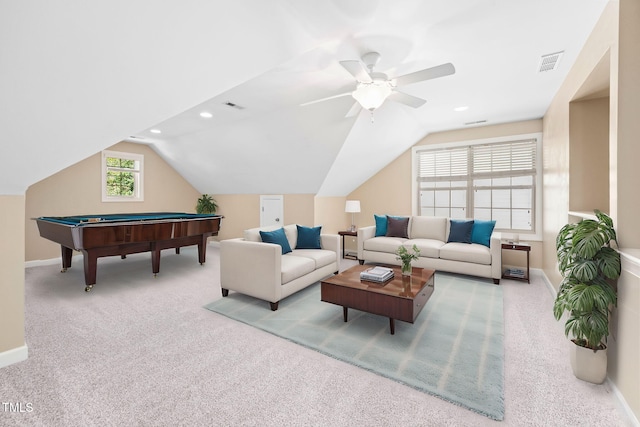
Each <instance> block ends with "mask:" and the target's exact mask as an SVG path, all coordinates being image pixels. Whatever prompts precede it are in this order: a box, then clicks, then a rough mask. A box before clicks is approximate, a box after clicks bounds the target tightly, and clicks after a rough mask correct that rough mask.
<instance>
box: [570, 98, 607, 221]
mask: <svg viewBox="0 0 640 427" xmlns="http://www.w3.org/2000/svg"><path fill="white" fill-rule="evenodd" d="M607 95H608V92H607ZM569 141H570V146H569V147H570V148H569V152H570V153H571V162H570V166H569V170H570V172H569V210H571V211H589V212H593V210H594V209H599V210H601V211H603V212H609V96H607V97H605V98H596V99H589V100H584V101H573V102H571V104H570V107H569Z"/></svg>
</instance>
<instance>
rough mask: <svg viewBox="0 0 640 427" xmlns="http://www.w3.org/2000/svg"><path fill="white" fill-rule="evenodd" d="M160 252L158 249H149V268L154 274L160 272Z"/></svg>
mask: <svg viewBox="0 0 640 427" xmlns="http://www.w3.org/2000/svg"><path fill="white" fill-rule="evenodd" d="M160 252H161V251H160V249H152V250H151V269H152V270H153V275H154V276H155V275H156V274H158V273H160Z"/></svg>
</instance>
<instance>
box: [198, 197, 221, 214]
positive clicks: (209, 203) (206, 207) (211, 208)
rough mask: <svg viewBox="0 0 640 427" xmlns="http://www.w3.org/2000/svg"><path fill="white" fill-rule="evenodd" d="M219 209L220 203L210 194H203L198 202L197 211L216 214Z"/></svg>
mask: <svg viewBox="0 0 640 427" xmlns="http://www.w3.org/2000/svg"><path fill="white" fill-rule="evenodd" d="M217 210H218V204H217V203H216V201H215V199H214V198H213V197H211V196H210V195H208V194H203V195H202V197H200V198H199V199H198V202H197V203H196V213H199V214H214V213H216V211H217Z"/></svg>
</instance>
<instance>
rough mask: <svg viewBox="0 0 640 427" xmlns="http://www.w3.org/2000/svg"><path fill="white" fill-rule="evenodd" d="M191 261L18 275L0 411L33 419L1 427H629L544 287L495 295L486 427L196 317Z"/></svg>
mask: <svg viewBox="0 0 640 427" xmlns="http://www.w3.org/2000/svg"><path fill="white" fill-rule="evenodd" d="M196 256H197V255H196V250H195V248H184V249H183V250H182V254H180V255H175V254H173V253H172V251H164V252H163V254H162V262H161V265H160V274H159V275H158V277H157V278H155V279H154V278H153V276H152V275H151V261H150V256H149V254H139V255H131V256H128V257H127V259H126V260H121V259H119V257H113V258H105V259H100V260H99V261H98V283H97V284H96V286H95V287H94V289H93V291H92V292H90V293H85V292H84V278H83V272H82V262H81V259H74V267H73V268H71V269H70V270H69V271H68V272H66V273H64V274H62V273H60V264H59V262H57V263H55V264H52V265H45V266H38V267H31V268H27V269H26V272H25V274H26V284H25V305H26V308H25V309H26V324H25V330H26V340H27V345H28V346H29V359H28V360H26V361H24V362H21V363H17V364H15V365H11V366H8V367H6V368H2V369H0V402H23V403H31V404H32V408H33V411H31V412H29V413H10V412H6V411H4V412H3V411H1V410H0V426H3V427H4V426H47V427H49V426H83V427H90V426H100V427H103V426H346V425H348V426H400V425H402V426H456V427H458V426H501V427H502V426H580V425H582V426H584V425H597V426H612V427H613V426H616V427H618V426H630V425H631V423H630V421H629V419H628V418H627V417H626V416H625V414H624V412H622V411H621V410H620V409H619V408H618V403H617V400H616V399H615V397H614V395H613V393H612V391H611V389H610V388H609V386H607V385H606V384H605V385H592V384H587V383H585V382H582V381H580V380H577V379H576V378H575V377H574V376H573V374H572V373H571V367H570V366H569V346H568V345H567V340H566V339H565V337H564V333H563V326H562V325H561V324H560V322H556V321H555V319H554V318H553V314H552V312H551V308H552V302H553V300H552V297H551V295H550V293H549V292H548V290H547V289H546V287H545V285H544V283H543V282H542V281H541V280H540V278H539V277H534V280H533V281H532V283H531V284H530V285H528V284H526V283H522V282H515V281H509V280H503V281H502V282H501V285H500V287H501V288H502V290H503V297H504V327H505V338H504V350H505V362H504V371H505V383H504V394H505V415H504V420H503V421H494V420H491V419H489V418H487V417H485V416H482V415H480V414H477V413H475V412H472V411H469V410H467V409H464V408H461V407H459V406H457V405H452V404H451V403H448V402H445V401H444V400H442V399H440V398H437V397H434V396H430V395H428V394H425V393H422V392H420V391H418V390H415V389H413V388H411V387H407V386H405V385H402V384H400V383H398V382H396V381H393V380H390V379H388V378H384V377H381V376H379V375H376V374H374V373H371V372H369V371H367V370H364V369H360V368H358V367H355V366H353V365H350V364H348V363H345V362H341V361H339V360H336V359H334V358H331V357H327V356H325V355H323V354H320V353H318V352H316V351H313V350H310V349H308V348H305V347H303V346H300V345H297V344H294V343H292V342H290V341H287V340H284V339H281V338H278V337H275V336H273V335H272V334H270V333H267V332H264V331H261V330H259V329H257V328H254V327H251V326H248V325H245V324H242V323H240V322H237V321H235V320H231V319H229V318H227V317H225V316H221V315H216V314H214V313H211V312H210V311H208V310H205V309H204V308H203V306H204V305H205V304H207V303H209V302H211V301H213V300H214V299H216V298H221V293H220V283H219V264H218V250H217V248H215V247H214V246H210V247H209V250H208V253H207V262H206V264H205V265H204V266H200V265H198V263H197V261H196ZM345 261H346V260H345ZM352 263H353V262H352V261H349V262H344V261H343V265H342V266H341V268H346V267H347V266H350V265H352ZM5 286H11V284H5ZM423 314H424V313H423ZM212 318H215V319H213V320H212ZM1 330H2V326H1V325H0V331H1Z"/></svg>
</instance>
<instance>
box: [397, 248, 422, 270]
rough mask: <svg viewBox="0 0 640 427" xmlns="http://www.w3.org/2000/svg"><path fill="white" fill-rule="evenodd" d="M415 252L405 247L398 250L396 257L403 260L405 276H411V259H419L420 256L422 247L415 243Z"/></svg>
mask: <svg viewBox="0 0 640 427" xmlns="http://www.w3.org/2000/svg"><path fill="white" fill-rule="evenodd" d="M412 250H413V252H409V250H408V249H407V248H406V247H404V246H400V247H398V250H396V255H397V257H396V259H397V260H398V261H401V262H402V267H401V270H402V275H403V276H411V261H413V260H416V259H418V257H419V256H420V249H418V247H417V246H416V245H413V248H412Z"/></svg>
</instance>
